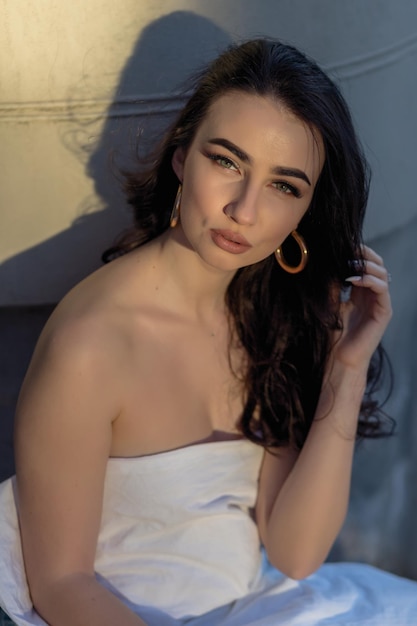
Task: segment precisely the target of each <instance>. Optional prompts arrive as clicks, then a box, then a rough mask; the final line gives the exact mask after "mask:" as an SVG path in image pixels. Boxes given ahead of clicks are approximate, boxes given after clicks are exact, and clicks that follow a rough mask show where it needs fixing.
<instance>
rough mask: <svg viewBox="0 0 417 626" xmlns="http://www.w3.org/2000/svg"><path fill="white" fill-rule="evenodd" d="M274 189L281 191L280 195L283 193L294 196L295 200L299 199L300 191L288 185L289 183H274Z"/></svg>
mask: <svg viewBox="0 0 417 626" xmlns="http://www.w3.org/2000/svg"><path fill="white" fill-rule="evenodd" d="M274 187H275V189H277V190H278V191H281V192H282V193H285V194H287V195H291V196H294V197H295V198H300V197H301V193H300V190H299V189H297V187H294V185H290V183H286V182H283V181H281V182H276V183H274Z"/></svg>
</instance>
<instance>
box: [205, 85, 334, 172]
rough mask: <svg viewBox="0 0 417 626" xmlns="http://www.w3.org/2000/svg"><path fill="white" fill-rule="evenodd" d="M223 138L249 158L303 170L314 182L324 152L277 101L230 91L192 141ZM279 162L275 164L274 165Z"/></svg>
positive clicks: (317, 136) (214, 105)
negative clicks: (307, 172) (308, 173)
mask: <svg viewBox="0 0 417 626" xmlns="http://www.w3.org/2000/svg"><path fill="white" fill-rule="evenodd" d="M218 137H222V138H226V139H228V140H229V141H231V142H233V143H235V144H236V145H237V146H238V147H239V148H241V149H242V150H244V151H245V152H247V153H248V155H249V156H254V157H257V158H258V159H260V160H262V161H264V162H266V161H268V160H269V161H273V163H271V165H286V166H290V165H292V166H294V167H302V168H304V169H305V170H306V169H307V170H309V172H310V175H311V176H312V178H313V179H317V178H318V176H319V174H320V171H321V168H322V166H323V163H324V158H325V151H324V146H323V141H322V138H321V135H320V133H319V131H318V130H316V129H315V128H314V127H311V126H309V125H308V124H307V123H306V122H305V121H304V120H302V119H300V118H299V117H297V116H296V115H295V114H294V113H292V112H291V111H290V110H289V109H288V108H287V107H286V106H285V105H283V104H282V103H281V102H280V101H279V100H276V99H274V98H272V97H271V96H259V95H254V94H248V93H245V92H239V91H231V92H228V93H226V94H224V95H222V96H220V97H219V98H217V99H216V100H215V101H214V102H213V103H212V104H211V106H210V107H209V109H208V111H207V114H206V116H205V117H204V119H203V120H202V122H201V124H200V127H199V129H198V131H197V134H196V137H195V141H199V140H200V141H208V140H210V139H213V138H218ZM277 159H278V161H277Z"/></svg>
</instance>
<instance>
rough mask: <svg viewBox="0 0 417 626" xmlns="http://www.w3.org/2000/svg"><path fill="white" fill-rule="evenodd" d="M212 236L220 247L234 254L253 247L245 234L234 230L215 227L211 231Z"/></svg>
mask: <svg viewBox="0 0 417 626" xmlns="http://www.w3.org/2000/svg"><path fill="white" fill-rule="evenodd" d="M211 237H212V239H213V241H214V243H215V244H216V245H217V246H218V247H219V248H221V249H222V250H225V251H226V252H231V253H232V254H241V253H243V252H246V251H247V250H249V249H250V248H251V247H252V246H251V244H250V243H249V241H248V240H247V239H245V237H243V235H240V234H239V233H235V232H233V231H232V230H222V229H220V230H218V229H216V230H214V229H213V230H212V231H211Z"/></svg>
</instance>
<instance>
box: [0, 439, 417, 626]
mask: <svg viewBox="0 0 417 626" xmlns="http://www.w3.org/2000/svg"><path fill="white" fill-rule="evenodd" d="M262 455H263V451H262V449H261V448H260V447H259V446H256V445H254V444H252V443H250V442H248V441H246V440H232V441H219V442H210V443H204V444H198V445H192V446H189V447H186V448H181V449H178V450H173V451H170V452H164V453H161V454H156V455H152V456H145V457H137V458H112V459H109V462H108V466H107V473H106V478H105V490H104V501H103V513H102V521H101V528H100V533H99V539H98V545H97V555H96V561H95V569H96V573H97V577H98V579H99V580H100V582H101V583H102V584H103V585H105V586H106V587H108V588H109V589H111V590H112V591H113V592H114V593H115V594H116V595H117V596H119V597H120V598H121V599H122V600H123V601H124V602H125V603H126V604H127V605H128V606H129V607H130V608H131V609H132V610H133V611H135V612H136V613H137V614H138V615H140V616H141V617H142V619H143V620H144V621H145V623H146V624H148V626H178V625H179V624H181V625H183V626H185V625H186V626H274V625H275V624H276V625H277V626H278V625H279V626H328V625H329V624H333V625H340V626H342V625H343V626H349V625H351V626H353V625H357V624H361V625H363V626H365V625H372V626H416V625H417V583H415V582H412V581H409V580H406V579H403V578H399V577H397V576H394V575H391V574H388V573H385V572H382V571H380V570H377V569H376V568H373V567H370V566H367V565H359V564H353V563H340V564H333V563H328V564H325V565H323V566H322V567H321V568H320V569H319V570H318V572H317V573H316V574H314V575H313V576H310V577H308V578H307V579H305V580H303V581H294V580H291V579H289V578H286V577H285V576H283V575H282V574H280V573H279V572H277V571H276V570H274V569H273V568H272V567H271V566H270V565H269V564H268V563H267V561H266V559H265V557H264V555H263V554H262V551H261V547H260V543H259V536H258V532H257V527H256V524H255V523H254V521H253V517H252V514H251V511H252V508H253V506H254V504H255V499H256V493H257V481H258V475H259V468H260V464H261V461H262ZM14 487H15V483H14V479H9V480H7V481H5V482H4V483H2V484H1V485H0V606H1V607H2V608H4V609H5V610H6V612H7V613H8V614H9V615H10V616H11V617H12V619H13V620H14V622H15V623H16V624H17V625H18V626H46V624H45V622H44V621H43V620H42V619H41V618H40V617H39V615H37V613H36V611H35V610H34V608H33V606H32V604H31V600H30V595H29V592H28V587H27V584H26V578H25V572H24V566H23V560H22V553H21V547H20V537H19V529H18V517H17V512H16V504H15V494H14Z"/></svg>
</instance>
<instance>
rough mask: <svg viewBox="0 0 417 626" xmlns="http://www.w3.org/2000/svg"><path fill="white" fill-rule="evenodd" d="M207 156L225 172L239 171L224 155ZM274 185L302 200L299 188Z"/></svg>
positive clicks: (284, 183) (281, 182)
mask: <svg viewBox="0 0 417 626" xmlns="http://www.w3.org/2000/svg"><path fill="white" fill-rule="evenodd" d="M206 156H207V158H208V159H210V161H214V163H216V164H217V165H219V167H221V168H223V169H225V170H232V171H239V166H238V165H237V164H236V163H235V162H234V161H233V160H232V159H231V158H230V157H227V156H225V155H224V154H216V153H212V152H207V153H206ZM272 185H273V187H274V188H275V189H277V191H280V192H281V193H283V194H285V195H292V196H294V197H295V198H301V195H302V194H301V191H300V190H299V189H298V187H295V186H294V185H292V184H291V183H289V182H287V181H284V180H280V181H274V182H273V183H272Z"/></svg>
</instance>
